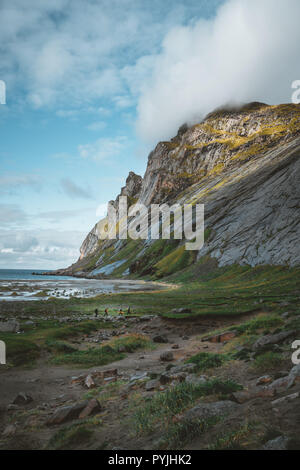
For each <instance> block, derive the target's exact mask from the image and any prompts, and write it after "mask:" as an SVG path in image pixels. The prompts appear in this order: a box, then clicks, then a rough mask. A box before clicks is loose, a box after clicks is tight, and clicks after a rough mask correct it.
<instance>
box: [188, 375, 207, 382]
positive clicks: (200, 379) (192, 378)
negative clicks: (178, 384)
mask: <svg viewBox="0 0 300 470" xmlns="http://www.w3.org/2000/svg"><path fill="white" fill-rule="evenodd" d="M207 380H208V379H207V377H206V375H201V376H200V377H198V376H197V375H194V374H191V375H188V376H187V377H186V378H185V381H186V382H187V383H189V384H192V385H202V384H205V383H206V382H207Z"/></svg>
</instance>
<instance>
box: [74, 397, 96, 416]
mask: <svg viewBox="0 0 300 470" xmlns="http://www.w3.org/2000/svg"><path fill="white" fill-rule="evenodd" d="M100 411H101V405H100V403H99V401H98V400H96V398H92V399H91V400H90V401H89V402H88V404H87V405H86V407H85V408H84V409H83V410H82V411H81V412H80V414H79V419H84V418H87V417H88V416H91V415H93V414H96V413H98V412H100Z"/></svg>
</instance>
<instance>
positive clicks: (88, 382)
mask: <svg viewBox="0 0 300 470" xmlns="http://www.w3.org/2000/svg"><path fill="white" fill-rule="evenodd" d="M84 385H85V386H86V388H95V387H96V384H95V382H94V379H93V377H92V376H91V375H87V376H86V378H85V381H84Z"/></svg>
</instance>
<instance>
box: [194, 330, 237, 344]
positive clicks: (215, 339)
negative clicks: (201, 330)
mask: <svg viewBox="0 0 300 470" xmlns="http://www.w3.org/2000/svg"><path fill="white" fill-rule="evenodd" d="M236 335H237V332H236V331H226V332H225V333H220V334H218V335H213V336H208V337H206V338H203V339H202V341H209V342H210V343H224V342H225V341H230V340H231V339H233V338H235V337H236Z"/></svg>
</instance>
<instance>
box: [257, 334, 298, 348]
mask: <svg viewBox="0 0 300 470" xmlns="http://www.w3.org/2000/svg"><path fill="white" fill-rule="evenodd" d="M295 334H296V331H292V330H290V331H282V332H281V333H277V334H275V335H266V336H262V337H261V338H259V339H258V340H257V341H256V342H255V343H254V344H253V346H252V349H253V350H254V351H258V350H264V349H268V348H269V347H270V346H272V345H274V344H280V343H282V342H283V341H285V340H286V339H288V338H290V337H291V336H294V335H295Z"/></svg>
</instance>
